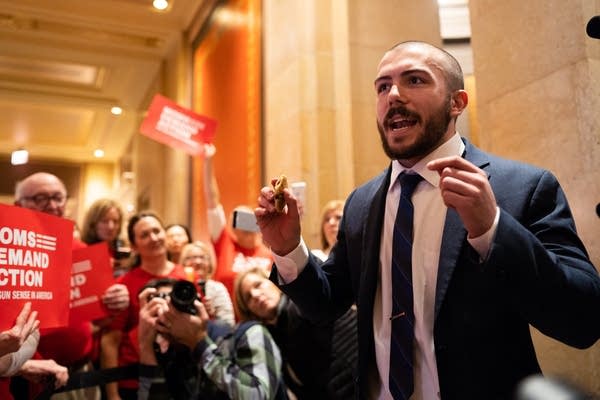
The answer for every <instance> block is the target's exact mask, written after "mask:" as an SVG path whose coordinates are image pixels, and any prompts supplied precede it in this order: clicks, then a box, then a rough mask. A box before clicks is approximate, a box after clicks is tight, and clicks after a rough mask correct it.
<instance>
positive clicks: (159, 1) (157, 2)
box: [152, 0, 169, 11]
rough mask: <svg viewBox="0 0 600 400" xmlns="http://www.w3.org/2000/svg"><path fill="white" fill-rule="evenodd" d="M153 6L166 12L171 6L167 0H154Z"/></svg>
mask: <svg viewBox="0 0 600 400" xmlns="http://www.w3.org/2000/svg"><path fill="white" fill-rule="evenodd" d="M152 5H153V6H154V8H156V9H157V10H161V11H162V10H164V9H166V8H167V7H168V6H169V2H168V1H167V0H154V1H153V2H152Z"/></svg>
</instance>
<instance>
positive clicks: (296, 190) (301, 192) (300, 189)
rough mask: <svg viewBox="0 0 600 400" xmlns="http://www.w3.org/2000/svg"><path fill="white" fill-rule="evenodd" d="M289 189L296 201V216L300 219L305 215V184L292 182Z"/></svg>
mask: <svg viewBox="0 0 600 400" xmlns="http://www.w3.org/2000/svg"><path fill="white" fill-rule="evenodd" d="M290 189H291V191H292V193H293V194H294V197H295V198H296V199H297V200H298V214H300V216H301V217H302V216H303V215H304V214H306V182H292V183H291V184H290Z"/></svg>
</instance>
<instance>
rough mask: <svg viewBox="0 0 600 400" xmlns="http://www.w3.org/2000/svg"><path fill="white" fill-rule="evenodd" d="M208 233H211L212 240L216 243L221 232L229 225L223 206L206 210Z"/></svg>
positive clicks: (219, 205)
mask: <svg viewBox="0 0 600 400" xmlns="http://www.w3.org/2000/svg"><path fill="white" fill-rule="evenodd" d="M206 216H207V225H208V232H209V233H210V237H211V239H212V240H213V242H214V241H216V240H217V239H219V236H221V232H222V231H223V229H225V225H227V218H226V217H225V210H224V209H223V205H222V204H218V205H217V206H216V207H215V208H209V209H208V210H206Z"/></svg>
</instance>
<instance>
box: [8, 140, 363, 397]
mask: <svg viewBox="0 0 600 400" xmlns="http://www.w3.org/2000/svg"><path fill="white" fill-rule="evenodd" d="M205 148H206V151H205V163H204V164H205V171H204V172H205V177H206V178H207V179H205V182H206V185H205V187H204V193H205V194H206V204H207V216H208V235H207V236H208V237H209V238H210V241H209V242H205V241H199V240H193V239H192V235H191V233H190V229H189V228H188V227H187V226H186V225H184V224H181V223H170V224H164V223H163V221H162V219H161V218H160V216H159V215H157V214H156V213H154V212H152V211H149V210H143V211H140V212H138V213H135V214H133V215H129V216H127V215H126V214H125V212H124V211H123V208H122V207H121V205H120V203H119V202H118V201H117V200H115V199H111V198H99V199H97V200H96V201H94V202H93V203H92V204H91V205H90V206H89V207H88V208H87V209H86V212H85V214H84V217H83V221H82V223H81V224H80V225H78V224H76V226H77V227H80V228H77V229H76V230H75V232H74V234H73V239H72V244H71V246H72V249H82V248H85V247H86V246H91V245H95V244H97V243H106V244H107V249H108V252H109V254H108V255H109V257H110V260H111V263H112V264H111V267H112V278H113V279H114V282H115V283H114V284H113V285H111V286H110V287H108V288H107V289H106V290H105V292H104V293H103V295H102V296H101V301H102V304H103V306H104V307H105V308H106V310H107V317H106V318H102V319H100V320H90V321H85V320H84V321H75V320H73V321H70V322H69V325H68V326H66V327H64V328H58V329H41V330H40V329H39V327H38V326H39V320H38V319H37V311H35V310H32V308H31V304H30V303H27V304H26V305H25V306H24V307H23V309H22V310H21V312H20V314H19V315H18V316H15V317H16V319H15V324H14V326H13V327H12V328H11V329H10V330H7V331H6V332H2V333H0V398H3V399H4V398H7V399H10V398H15V399H21V398H23V399H34V398H36V397H37V396H40V395H43V394H44V393H49V395H50V394H51V398H52V399H53V400H63V399H65V400H66V399H69V400H100V399H106V400H128V399H138V398H140V399H155V398H161V399H192V398H202V399H204V398H207V399H212V398H214V399H221V398H223V399H225V398H236V399H237V398H265V399H267V398H281V399H284V398H298V399H309V398H310V399H312V398H332V399H337V398H339V399H342V398H347V396H348V395H349V394H351V393H353V391H354V372H353V371H354V369H353V366H354V364H355V363H356V321H355V320H356V315H355V312H354V313H352V312H351V313H349V315H348V316H346V317H345V319H344V321H345V323H344V324H342V325H341V328H339V327H337V328H335V327H334V325H335V323H326V324H322V323H318V324H317V323H313V322H311V321H310V320H308V319H305V318H303V317H302V316H301V313H300V312H299V310H298V309H297V308H296V307H295V306H294V304H293V303H292V302H291V301H290V300H289V299H287V297H286V296H285V295H283V294H282V293H281V292H280V291H279V289H277V287H276V286H274V285H273V284H272V283H271V282H270V281H269V280H268V279H267V278H266V277H267V276H268V273H269V272H270V269H271V265H272V263H273V259H272V256H271V252H270V249H269V248H268V247H267V246H266V245H265V244H264V243H263V242H262V240H261V234H260V232H257V231H249V230H246V229H245V228H243V227H234V226H233V225H232V224H228V223H227V218H226V216H225V211H224V209H223V206H222V205H221V203H220V199H219V189H218V185H217V181H216V177H215V176H214V172H213V166H212V157H213V156H214V155H215V153H216V149H215V147H214V145H211V144H207V145H205ZM67 197H68V193H67V189H66V187H65V184H64V183H63V181H62V180H61V179H60V178H59V177H57V176H55V175H52V174H50V173H47V172H38V173H34V174H32V175H30V176H27V177H25V178H24V179H22V180H21V181H19V182H18V183H17V185H16V188H15V202H14V204H15V205H16V206H20V207H25V208H29V209H32V210H36V211H39V212H43V213H47V214H51V215H54V216H56V217H61V218H66V217H67V216H66V204H67ZM336 204H337V203H336ZM237 210H245V211H246V212H247V213H248V212H249V213H252V214H253V209H252V208H251V207H250V206H249V205H240V206H239V207H236V209H235V210H232V214H233V211H237ZM328 212H329V211H328ZM340 215H341V209H340V208H336V217H335V218H329V217H328V218H327V221H326V222H325V216H324V217H323V218H324V223H323V225H324V226H323V234H324V235H327V237H328V240H329V242H328V245H329V246H331V245H332V244H333V241H334V240H335V239H334V237H335V233H333V234H332V232H335V231H336V230H337V228H336V227H335V226H334V225H336V224H339V216H340ZM325 225H327V226H325ZM325 250H326V249H325ZM238 277H242V278H243V279H239V280H238V279H237V278H238ZM250 278H254V279H260V280H261V281H262V282H263V283H264V286H265V287H266V290H264V291H262V289H261V290H258V292H257V290H256V289H254V288H251V287H250V286H249V284H248V280H249V279H250ZM183 282H187V283H188V284H189V285H191V286H187V287H186V286H182V283H183ZM189 291H192V292H193V297H191V298H186V296H188V295H189V293H188V292H189ZM272 295H274V296H276V297H277V301H271V300H270V296H272ZM266 297H269V299H266ZM182 301H189V303H188V304H187V305H186V306H182V307H178V304H179V303H180V302H182ZM265 302H266V303H267V304H268V305H267V306H266V307H267V308H269V307H270V309H269V310H268V314H270V316H267V317H265V314H264V311H261V310H262V309H263V308H264V307H265V305H264V304H263V303H265ZM248 310H253V311H251V312H249V311H248ZM271 314H272V315H271ZM275 314H276V315H275ZM339 325H340V324H339V322H338V325H335V326H339ZM340 331H343V332H340ZM65 343H68V345H66V346H65ZM338 355H340V357H337V356H338ZM317 361H318V363H317V367H316V368H313V367H311V365H313V364H311V363H312V362H317ZM132 366H133V367H134V368H133V369H132V368H129V369H127V367H132ZM106 371H116V374H117V377H116V378H114V379H106V380H105V381H103V380H102V378H100V381H99V383H98V382H95V384H88V383H85V384H80V385H79V386H83V387H78V385H77V383H78V382H77V380H76V379H75V378H76V377H78V376H81V374H82V373H86V372H87V373H94V372H97V373H98V375H97V376H99V377H100V376H105V375H101V374H104V373H106ZM69 377H71V380H69ZM90 381H93V379H92V380H90Z"/></svg>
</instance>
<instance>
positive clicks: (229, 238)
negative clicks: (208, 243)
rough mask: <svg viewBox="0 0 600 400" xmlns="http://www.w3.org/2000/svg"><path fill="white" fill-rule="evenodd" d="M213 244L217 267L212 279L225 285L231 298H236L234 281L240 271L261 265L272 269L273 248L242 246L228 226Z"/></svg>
mask: <svg viewBox="0 0 600 400" xmlns="http://www.w3.org/2000/svg"><path fill="white" fill-rule="evenodd" d="M213 245H214V247H215V254H216V256H217V267H216V268H215V272H214V275H213V277H212V279H214V280H216V281H219V282H222V283H223V284H224V285H225V287H226V288H227V290H228V291H229V295H230V296H231V299H233V298H234V295H233V283H234V281H235V277H236V276H237V274H238V273H240V272H242V271H245V270H247V269H248V268H251V267H261V268H264V269H265V271H270V270H271V266H272V265H273V256H272V254H271V250H269V249H268V248H267V247H266V246H264V245H260V246H257V247H255V248H253V249H246V248H244V247H241V246H240V245H239V244H238V243H237V242H236V241H235V240H234V238H233V235H232V233H231V232H230V231H229V230H227V229H226V228H225V229H223V231H222V232H221V235H220V236H219V238H218V239H217V241H216V242H213Z"/></svg>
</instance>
